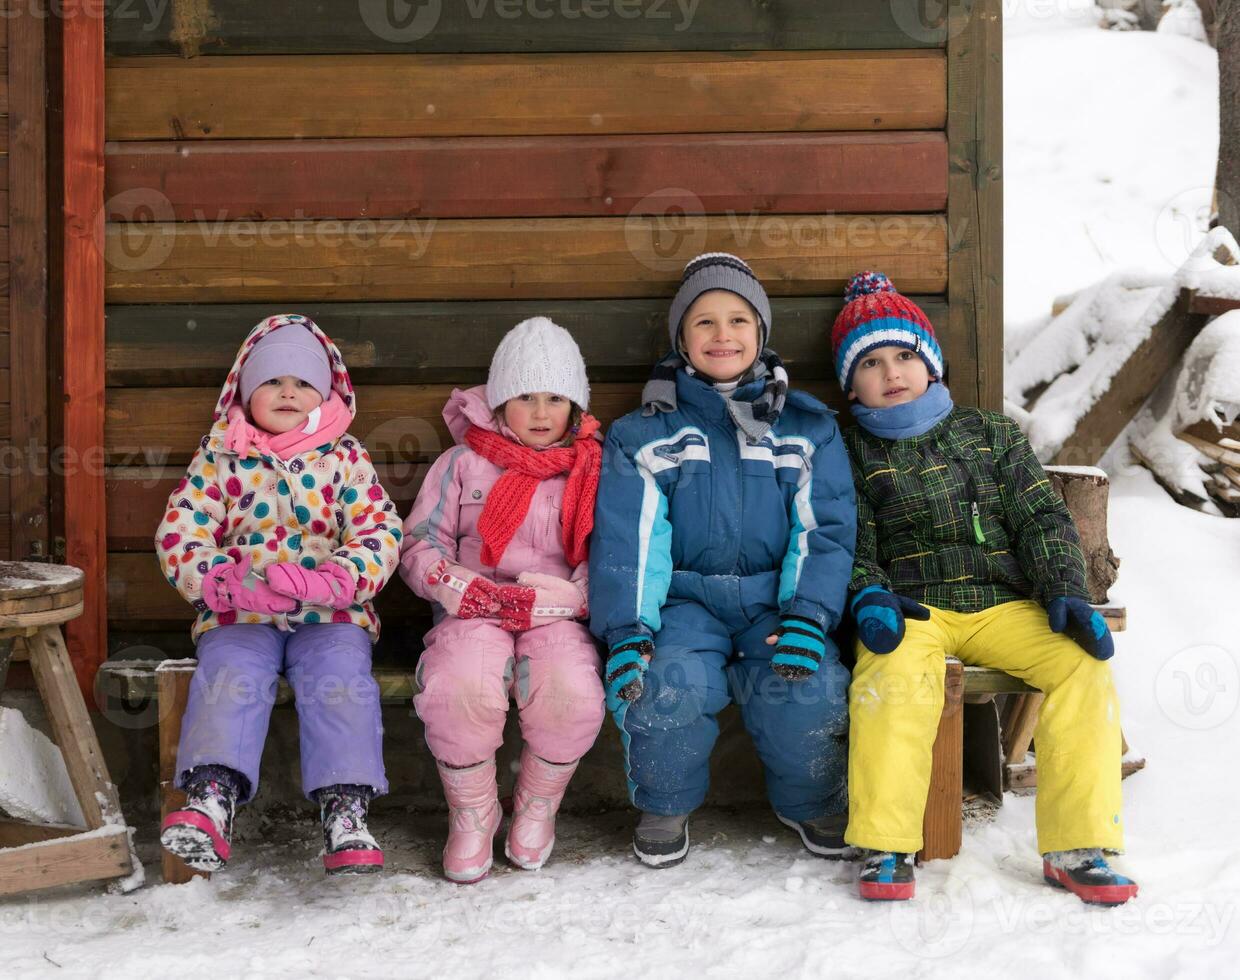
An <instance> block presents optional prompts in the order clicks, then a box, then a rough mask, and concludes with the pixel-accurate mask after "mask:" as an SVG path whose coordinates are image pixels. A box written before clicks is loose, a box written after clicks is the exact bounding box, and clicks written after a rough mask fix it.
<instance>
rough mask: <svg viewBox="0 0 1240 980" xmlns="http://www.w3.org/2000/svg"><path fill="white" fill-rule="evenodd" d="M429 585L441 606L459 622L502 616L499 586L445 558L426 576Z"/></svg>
mask: <svg viewBox="0 0 1240 980" xmlns="http://www.w3.org/2000/svg"><path fill="white" fill-rule="evenodd" d="M426 585H427V587H428V589H429V591H430V593H431V598H433V599H434V600H435V601H436V602H437V603H439V604H440V605H441V606H443V607H444V609H445V610H447V612H448V614H449V615H451V616H455V617H457V619H482V618H489V617H494V616H498V615H499V614H500V600H499V586H498V585H496V584H495V583H494V582H492V581H491V580H490V579H489V578H487V577H486V576H485V575H479V574H478V573H477V572H472V571H470V570H469V569H468V568H465V567H463V566H461V565H454V564H453V563H452V562H450V561H448V559H446V558H441V559H439V561H437V562H436V563H435V564H434V565H432V566H431V569H430V571H429V572H427V573H426Z"/></svg>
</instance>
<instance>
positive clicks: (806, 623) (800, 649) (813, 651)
mask: <svg viewBox="0 0 1240 980" xmlns="http://www.w3.org/2000/svg"><path fill="white" fill-rule="evenodd" d="M826 640H827V635H826V634H825V633H824V632H823V631H822V627H821V626H819V625H818V624H817V623H816V622H814V621H813V620H812V619H806V618H805V617H804V616H784V617H782V618H781V619H780V621H779V627H778V628H777V629H776V630H775V632H774V633H772V634H771V635H770V636H768V637H767V638H766V642H767V644H768V645H773V646H774V647H775V654H774V656H772V657H771V670H773V671H775V673H776V674H778V675H779V676H780V677H782V678H783V679H784V680H786V681H801V680H804V679H805V678H807V677H809V675H810V674H813V673H814V672H816V671H817V670H818V668H819V667H820V666H821V665H822V658H823V656H824V655H825V654H826V652H827V647H826Z"/></svg>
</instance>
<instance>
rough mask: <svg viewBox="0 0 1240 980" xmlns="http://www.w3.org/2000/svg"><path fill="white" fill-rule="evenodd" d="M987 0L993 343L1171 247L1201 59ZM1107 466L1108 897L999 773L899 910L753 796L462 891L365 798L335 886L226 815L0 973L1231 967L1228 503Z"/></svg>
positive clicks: (1150, 263) (1236, 677)
mask: <svg viewBox="0 0 1240 980" xmlns="http://www.w3.org/2000/svg"><path fill="white" fill-rule="evenodd" d="M1003 6H1004V12H1005V15H1006V16H1007V18H1008V21H1007V31H1006V43H1005V54H1004V56H1005V99H1006V109H1007V117H1006V122H1005V128H1006V136H1007V151H1006V152H1007V160H1006V174H1007V178H1006V179H1007V185H1006V207H1007V218H1006V230H1007V234H1006V238H1005V250H1006V295H1007V312H1008V321H1009V336H1012V335H1013V332H1014V331H1019V330H1020V329H1021V328H1022V326H1023V325H1024V324H1025V323H1026V322H1027V321H1033V320H1035V318H1037V317H1039V316H1041V315H1043V314H1044V313H1045V312H1046V311H1047V310H1048V309H1049V306H1050V302H1051V299H1052V297H1054V296H1055V295H1058V294H1061V293H1065V292H1070V291H1072V290H1076V289H1079V288H1082V287H1084V286H1087V285H1089V284H1090V283H1092V282H1095V281H1096V280H1098V279H1100V278H1101V277H1102V276H1104V275H1106V274H1107V273H1109V272H1112V271H1115V270H1116V269H1118V268H1122V267H1125V266H1134V265H1136V266H1147V267H1153V268H1155V269H1157V268H1159V267H1165V268H1164V271H1168V272H1169V271H1170V270H1171V269H1172V268H1174V267H1175V266H1177V265H1178V264H1180V262H1182V261H1183V259H1184V257H1185V256H1186V255H1187V254H1188V252H1189V251H1190V250H1191V247H1192V245H1193V244H1195V236H1196V235H1197V234H1198V233H1199V232H1200V231H1201V230H1203V229H1204V224H1201V226H1200V228H1198V227H1197V225H1196V224H1195V222H1196V221H1197V217H1196V211H1197V210H1198V209H1200V207H1201V206H1202V205H1203V204H1204V203H1205V202H1207V201H1208V196H1209V185H1210V183H1211V180H1212V171H1213V155H1214V153H1215V141H1216V133H1215V126H1216V121H1215V119H1216V112H1217V107H1216V97H1215V70H1216V69H1215V61H1214V54H1213V52H1212V51H1210V50H1209V49H1208V48H1206V47H1204V46H1203V45H1201V44H1198V43H1196V42H1193V41H1191V40H1188V39H1186V38H1184V37H1176V36H1170V35H1163V34H1157V35H1156V34H1141V33H1109V32H1103V31H1099V30H1096V29H1095V28H1093V27H1092V26H1091V24H1092V18H1091V17H1090V15H1089V14H1088V13H1087V12H1086V8H1087V7H1088V4H1085V3H1083V2H1082V0H1057V2H1051V3H1038V4H1035V3H1033V2H1032V0H1029V2H1026V3H1023V4H1016V3H1006V2H1005V3H1004V5H1003ZM1108 468H1109V469H1110V471H1111V473H1112V477H1113V480H1114V482H1113V487H1112V498H1111V499H1112V504H1111V537H1112V544H1113V546H1114V548H1115V551H1116V552H1117V553H1118V554H1119V555H1120V556H1121V557H1122V559H1123V565H1122V568H1121V571H1120V579H1119V583H1118V585H1117V587H1116V589H1115V592H1114V595H1115V597H1116V598H1118V599H1120V600H1122V601H1124V602H1126V603H1127V605H1128V608H1129V624H1130V625H1129V629H1128V631H1127V632H1126V633H1123V634H1121V635H1120V636H1118V637H1117V643H1116V645H1117V653H1116V657H1115V660H1114V665H1115V672H1116V678H1117V682H1118V685H1119V688H1120V695H1121V699H1122V703H1123V708H1124V730H1125V733H1126V735H1127V737H1128V740H1129V743H1130V744H1131V746H1132V748H1133V751H1134V752H1135V753H1137V754H1140V755H1144V756H1145V757H1146V758H1147V760H1148V767H1147V768H1146V769H1145V770H1144V771H1143V772H1140V773H1138V774H1136V775H1135V776H1133V777H1132V778H1131V779H1129V780H1127V781H1126V782H1125V784H1124V798H1125V807H1126V817H1125V822H1126V825H1127V834H1128V854H1127V855H1126V856H1125V857H1124V858H1121V859H1119V860H1120V863H1121V866H1122V867H1123V868H1124V869H1125V870H1127V871H1129V872H1130V873H1131V874H1132V875H1133V876H1134V877H1136V878H1137V879H1138V880H1139V881H1140V883H1141V889H1142V890H1141V895H1140V897H1139V898H1138V899H1137V900H1135V901H1134V902H1132V903H1130V904H1129V905H1128V906H1125V907H1123V908H1120V909H1113V910H1088V909H1086V908H1085V907H1084V906H1082V905H1081V904H1080V903H1079V902H1078V901H1077V900H1076V899H1075V898H1072V897H1071V896H1068V895H1065V894H1064V893H1062V892H1056V891H1053V890H1051V889H1050V888H1048V887H1046V886H1045V885H1043V884H1042V881H1041V877H1040V864H1039V860H1038V858H1037V856H1036V853H1035V851H1034V832H1033V799H1032V798H1029V797H1013V796H1011V795H1009V796H1008V798H1007V801H1006V804H1005V806H1004V807H1003V809H1002V810H1001V811H1000V813H999V815H998V817H997V819H995V820H994V821H993V822H991V823H988V824H984V825H980V826H971V827H968V828H967V829H966V833H965V840H964V848H963V851H962V853H961V854H960V855H959V856H958V857H957V858H955V859H954V860H952V861H937V862H932V863H930V864H928V865H926V866H925V867H923V868H922V869H921V870H920V872H919V878H918V898H917V899H916V900H915V901H914V902H912V903H909V904H906V905H897V906H896V907H885V906H881V905H868V904H864V903H862V902H861V901H860V900H858V899H857V898H856V896H855V886H854V884H853V875H854V869H853V867H852V866H851V865H847V864H837V863H830V862H824V861H820V860H817V859H813V858H811V857H810V856H808V855H807V854H806V853H805V852H804V851H803V850H801V849H800V846H799V844H798V843H797V842H796V840H795V839H794V838H793V837H792V835H791V834H790V833H789V832H788V831H786V830H785V829H783V828H782V827H781V826H780V825H779V824H778V823H776V822H775V820H774V818H773V817H772V816H771V815H770V814H769V813H767V812H765V811H740V812H733V811H708V812H704V813H702V814H700V815H698V816H697V817H695V819H694V820H693V822H692V824H691V829H692V834H693V839H694V842H695V844H694V850H693V852H692V854H691V855H690V858H689V860H688V862H687V863H686V864H685V865H683V866H681V867H680V868H676V869H671V870H666V871H648V870H645V869H642V868H640V867H639V866H638V865H637V864H636V862H635V861H634V860H633V858H632V857H631V855H630V853H629V851H628V833H629V829H630V827H631V823H632V817H631V815H629V814H627V813H608V814H602V815H594V816H585V815H575V816H572V817H569V818H566V819H565V820H564V821H563V826H562V831H561V839H560V842H559V844H558V847H557V850H556V853H555V855H554V856H553V858H552V860H551V863H550V864H548V866H547V867H546V868H544V869H543V870H542V871H541V872H537V873H533V874H531V873H524V872H517V871H513V870H511V869H508V868H506V867H498V868H497V872H496V874H495V875H494V876H493V877H492V878H491V879H490V880H488V881H486V882H483V883H481V884H479V885H476V886H472V887H459V886H454V885H450V884H449V883H447V882H445V881H443V880H441V879H440V878H439V877H438V876H437V860H438V856H437V851H438V848H439V846H440V844H441V841H442V837H441V834H442V833H443V826H442V821H443V818H442V817H440V816H435V815H423V816H417V817H409V818H403V817H402V818H398V817H397V816H396V815H395V814H393V813H391V812H389V813H387V814H385V815H383V816H382V817H381V818H380V819H379V821H378V827H377V829H378V830H379V832H380V833H381V835H382V837H383V839H384V842H385V844H386V846H387V848H388V860H389V867H388V870H387V872H386V873H385V874H384V875H382V876H381V877H377V878H375V879H346V880H330V881H329V880H324V878H323V876H322V872H321V870H320V868H319V866H318V859H317V857H316V854H317V850H318V840H317V836H316V829H315V828H314V826H313V825H312V823H311V821H310V819H309V818H308V817H307V816H306V815H305V814H304V813H299V814H297V815H296V816H295V817H293V818H292V819H290V820H286V821H281V820H279V819H273V817H278V814H274V815H263V816H261V817H260V815H259V814H257V813H249V814H246V813H243V814H242V816H241V817H240V822H239V829H238V846H237V848H236V854H237V856H236V858H235V859H234V863H233V864H232V866H230V868H229V869H228V871H227V872H226V873H225V874H222V875H218V876H217V877H216V878H215V879H214V880H213V881H211V882H210V883H207V882H202V881H198V882H194V883H192V884H190V885H186V886H165V885H154V886H149V887H147V888H144V889H141V890H139V891H137V892H135V893H133V894H130V895H124V896H119V895H117V896H113V895H106V894H103V893H102V890H101V889H98V888H90V887H84V888H72V889H60V890H57V891H55V892H51V893H42V894H37V895H33V896H26V897H18V898H10V899H2V900H0V949H2V950H3V954H2V956H3V960H2V961H0V962H2V963H3V966H0V975H3V976H5V977H10V976H12V977H21V978H29V977H53V976H54V977H61V978H69V977H95V978H101V980H111V978H117V980H122V978H123V980H144V978H147V977H151V978H155V977H159V978H163V977H168V976H175V977H179V978H180V977H184V978H194V977H204V978H205V977H209V978H212V980H219V978H221V977H252V978H262V977H283V976H298V977H355V978H363V977H384V978H386V977H432V976H434V977H458V976H460V977H466V976H487V975H501V976H513V977H531V978H549V977H558V976H563V975H566V974H572V975H573V976H575V977H579V978H582V980H588V978H594V977H614V976H624V977H650V978H660V977H683V976H707V977H732V976H779V977H787V978H800V977H807V978H808V977H818V976H824V975H832V976H840V977H845V978H848V977H866V978H872V977H876V976H877V977H881V976H887V975H892V974H895V973H897V971H898V972H899V975H902V976H908V977H937V976H947V975H951V976H955V977H974V976H976V977H983V976H984V977H996V976H1001V977H1003V978H1004V980H1023V978H1038V980H1041V978H1047V977H1074V976H1082V977H1091V978H1093V977H1114V976H1122V977H1125V978H1139V977H1184V978H1197V977H1221V976H1227V975H1232V974H1234V971H1235V961H1236V959H1237V956H1238V955H1240V924H1238V923H1237V917H1238V916H1237V911H1238V908H1240V847H1238V845H1237V843H1236V837H1235V831H1234V829H1233V828H1234V824H1235V811H1236V801H1237V795H1238V794H1237V787H1236V783H1235V779H1236V772H1237V767H1236V760H1237V758H1240V711H1238V710H1237V702H1238V701H1240V669H1238V667H1237V654H1238V651H1240V643H1238V642H1237V639H1236V636H1237V633H1236V631H1235V629H1234V623H1233V621H1232V620H1230V618H1229V616H1228V614H1229V613H1230V612H1231V611H1232V606H1231V603H1233V602H1234V601H1235V598H1234V597H1235V583H1236V582H1237V581H1240V521H1234V520H1233V521H1228V520H1225V519H1223V518H1217V517H1212V516H1209V515H1205V514H1199V513H1196V512H1193V511H1190V510H1187V509H1184V508H1180V507H1178V506H1176V505H1174V504H1173V503H1171V502H1170V500H1169V499H1168V498H1167V496H1166V494H1164V493H1163V491H1162V490H1161V489H1160V488H1159V487H1158V486H1157V485H1156V484H1155V483H1154V481H1153V479H1152V477H1151V476H1150V475H1149V474H1148V473H1147V472H1145V471H1144V470H1141V469H1139V468H1137V467H1133V466H1128V465H1125V464H1124V463H1123V462H1122V461H1121V462H1115V461H1111V462H1110V463H1109V466H1108ZM146 847H147V849H146V850H145V851H144V854H145V857H146V858H147V859H148V861H149V862H152V864H151V871H152V872H156V868H155V866H154V862H156V860H157V855H156V854H155V852H154V849H153V848H152V847H151V846H150V844H149V843H148V844H147V846H146ZM151 877H152V879H154V880H158V874H157V873H153V874H152V876H151Z"/></svg>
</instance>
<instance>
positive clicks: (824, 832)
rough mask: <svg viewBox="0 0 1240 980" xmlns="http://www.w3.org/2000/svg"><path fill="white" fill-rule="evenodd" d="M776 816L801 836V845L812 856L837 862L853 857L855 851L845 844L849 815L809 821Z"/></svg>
mask: <svg viewBox="0 0 1240 980" xmlns="http://www.w3.org/2000/svg"><path fill="white" fill-rule="evenodd" d="M775 816H776V817H778V818H779V822H780V823H782V824H783V825H784V826H785V827H791V828H792V829H793V830H795V831H796V832H797V833H798V834H799V835H800V837H801V843H802V844H804V845H805V849H806V850H807V851H809V852H810V853H811V854H817V855H818V856H819V857H824V858H833V859H836V860H839V859H841V858H847V857H851V856H852V854H853V849H852V848H851V847H849V846H848V845H847V844H845V843H844V831H845V830H846V829H847V828H848V814H847V813H837V814H829V815H827V816H824V817H811V818H810V819H808V820H792V819H791V818H789V817H785V816H784V815H783V814H781V813H777V814H775Z"/></svg>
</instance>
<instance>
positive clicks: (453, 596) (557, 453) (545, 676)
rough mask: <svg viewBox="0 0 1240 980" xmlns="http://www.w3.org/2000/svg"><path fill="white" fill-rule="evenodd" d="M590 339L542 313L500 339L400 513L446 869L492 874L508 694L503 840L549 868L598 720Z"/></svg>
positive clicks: (453, 404)
mask: <svg viewBox="0 0 1240 980" xmlns="http://www.w3.org/2000/svg"><path fill="white" fill-rule="evenodd" d="M589 403H590V388H589V385H588V384H587V381H586V368H585V364H584V363H583V362H582V359H581V352H580V351H579V350H578V348H577V344H576V343H575V342H574V341H573V338H572V336H571V335H570V334H569V333H568V331H567V330H564V329H563V328H562V327H558V326H556V325H555V324H554V323H552V322H551V321H550V320H548V319H547V318H546V317H534V318H532V319H530V320H525V321H523V322H522V323H519V324H518V325H517V326H516V327H514V328H513V329H512V330H510V331H509V332H508V334H507V335H506V336H505V337H504V339H503V340H502V341H501V342H500V344H499V346H498V347H497V348H496V351H495V355H494V357H493V359H492V361H491V371H490V374H489V376H488V378H487V383H486V385H485V386H479V387H477V388H471V389H469V390H468V391H459V390H458V391H454V392H453V393H452V397H451V398H450V399H449V400H448V404H447V406H446V407H445V408H444V412H443V417H444V421H445V422H446V423H447V424H448V430H449V431H450V432H451V434H452V436H453V438H454V439H455V440H456V442H457V445H456V446H455V447H454V448H452V449H449V450H448V451H447V452H446V453H444V454H443V455H442V456H440V457H439V459H438V460H437V461H436V462H435V464H434V465H433V466H432V467H431V469H430V472H429V473H428V474H427V475H426V479H425V481H424V482H423V484H422V489H421V491H420V492H419V493H418V499H417V501H416V502H415V503H414V505H413V511H412V512H411V513H410V515H409V517H408V519H407V520H406V521H405V540H404V543H403V545H402V547H401V558H400V565H401V568H400V573H401V576H402V577H403V578H404V580H405V582H406V583H408V585H409V587H410V588H411V589H412V590H413V591H414V592H416V593H417V594H418V595H420V596H421V597H422V598H424V599H427V600H428V601H430V602H431V603H432V606H433V609H434V615H435V625H434V627H433V628H432V629H431V631H430V632H429V633H427V635H426V649H425V651H424V652H423V653H422V657H421V659H420V660H419V661H418V667H417V673H416V678H415V681H416V687H417V689H418V694H417V695H416V696H415V697H414V706H415V708H416V709H417V712H418V717H420V718H421V719H422V722H423V724H424V725H425V728H426V742H427V745H428V746H429V747H430V750H431V754H432V755H433V756H434V757H435V759H436V761H437V763H438V770H439V775H440V778H441V780H442V782H443V789H444V796H445V797H447V801H448V810H449V813H448V840H447V844H446V845H445V847H444V851H443V868H444V874H445V875H446V876H447V877H448V878H449V879H450V880H452V881H455V882H459V883H462V884H467V883H472V882H475V881H480V880H481V879H482V878H484V877H486V875H487V874H488V873H489V872H490V869H491V863H492V838H493V837H494V836H495V834H496V832H497V831H498V830H499V827H500V823H501V821H502V817H503V814H502V811H501V809H500V803H499V798H498V789H497V785H496V771H495V753H496V750H497V749H499V747H500V746H501V745H502V744H503V740H504V721H505V719H506V717H507V715H508V703H509V697H510V695H511V696H512V697H513V698H515V700H516V702H517V709H518V711H519V712H520V717H521V734H522V736H523V738H524V740H525V746H524V749H523V751H522V753H521V768H520V772H519V774H518V775H517V785H516V790H515V792H514V794H513V815H512V822H511V824H510V826H509V828H508V836H507V840H506V842H505V846H504V851H505V853H506V854H507V856H508V859H509V860H510V861H511V862H512V863H513V864H514V865H516V866H517V867H518V868H524V869H526V870H535V869H537V868H540V867H541V866H542V865H543V863H544V862H545V861H546V860H547V858H548V857H549V856H550V854H551V849H552V847H553V846H554V844H555V817H556V812H557V811H558V809H559V806H560V802H561V800H562V799H563V797H564V792H565V790H566V789H567V787H568V783H569V780H571V779H572V776H573V772H574V771H575V770H576V768H577V762H578V760H579V759H580V758H581V757H582V756H583V755H585V753H586V751H587V750H588V749H589V748H590V746H591V745H593V744H594V739H595V737H596V736H597V735H598V731H599V728H600V727H601V726H602V723H603V687H602V683H601V682H600V680H599V656H598V650H597V649H596V647H595V645H594V641H593V640H592V639H591V638H590V633H589V631H588V630H587V629H586V628H585V626H584V625H583V624H582V623H580V622H579V620H580V619H581V618H582V617H584V616H585V615H586V614H587V571H588V566H587V564H586V554H587V544H588V538H589V536H590V531H591V528H592V526H593V521H594V499H595V495H596V493H597V490H598V477H599V461H600V458H601V454H602V450H601V446H600V445H599V441H598V438H597V433H598V422H597V421H596V420H595V419H594V418H593V417H591V416H590V415H587V414H586V413H585V410H586V409H587V408H588V407H589Z"/></svg>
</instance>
